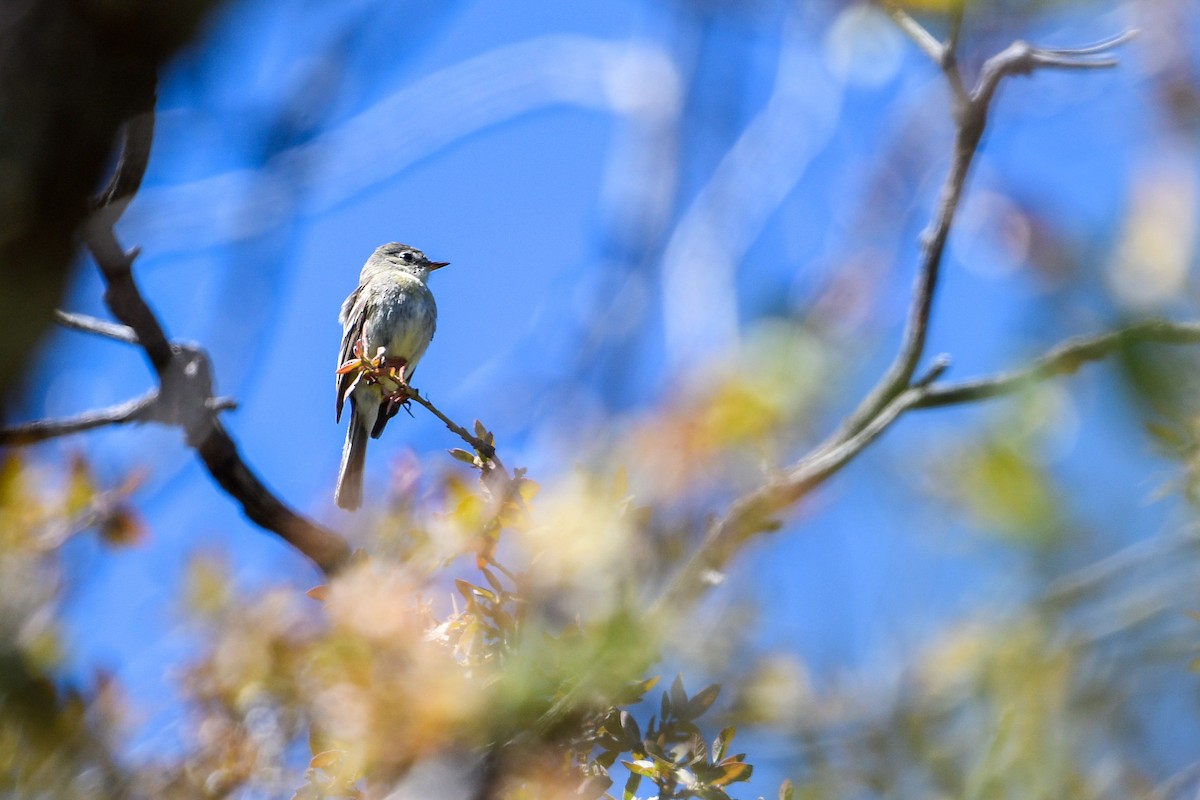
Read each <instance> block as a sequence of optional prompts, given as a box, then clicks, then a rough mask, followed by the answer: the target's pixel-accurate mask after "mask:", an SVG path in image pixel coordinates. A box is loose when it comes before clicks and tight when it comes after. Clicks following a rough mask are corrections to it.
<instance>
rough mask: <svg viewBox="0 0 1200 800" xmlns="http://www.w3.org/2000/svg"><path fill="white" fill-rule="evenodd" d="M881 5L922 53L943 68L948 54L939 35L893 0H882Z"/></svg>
mask: <svg viewBox="0 0 1200 800" xmlns="http://www.w3.org/2000/svg"><path fill="white" fill-rule="evenodd" d="M881 5H882V6H883V10H884V11H886V12H887V15H888V16H889V17H891V18H892V21H893V22H895V23H896V27H898V28H899V29H900V30H901V31H903V32H904V35H905V36H907V37H908V38H909V39H912V41H913V44H915V45H916V46H917V47H918V48H920V50H921V52H922V53H924V54H925V55H927V56H929V59H930V60H931V61H932V62H933V63H934V64H936V65H937V67H938V69H942V68H943V64H944V58H945V54H946V47H945V45H943V44H942V43H941V42H939V41H938V39H937V37H936V36H934V35H933V34H932V33H930V32H929V31H928V30H927V29H926V28H925V26H924V25H922V24H921V23H919V22H917V21H916V20H915V19H914V18H913V17H912V15H911V14H909V13H908V12H907V11H905V10H904V9H903V8H901V7H900V6H898V5H896V4H895V3H893V2H891V0H882V3H881Z"/></svg>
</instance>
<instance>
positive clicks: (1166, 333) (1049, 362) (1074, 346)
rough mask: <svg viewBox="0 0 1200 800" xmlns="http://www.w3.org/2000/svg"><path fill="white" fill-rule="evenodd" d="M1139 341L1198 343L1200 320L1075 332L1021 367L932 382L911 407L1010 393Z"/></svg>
mask: <svg viewBox="0 0 1200 800" xmlns="http://www.w3.org/2000/svg"><path fill="white" fill-rule="evenodd" d="M1139 342H1157V343H1160V344H1197V343H1200V323H1197V322H1169V321H1167V320H1161V319H1152V320H1146V321H1144V322H1138V323H1135V324H1133V325H1130V326H1128V327H1126V328H1122V329H1120V330H1117V331H1112V332H1110V333H1103V334H1099V335H1097V336H1077V337H1074V338H1071V339H1068V340H1066V341H1065V342H1063V343H1061V344H1059V345H1057V346H1055V347H1054V348H1052V349H1051V350H1050V351H1048V352H1047V353H1046V354H1045V355H1043V356H1042V357H1041V358H1039V359H1037V360H1036V361H1034V362H1033V363H1032V364H1030V365H1029V366H1026V367H1023V368H1021V369H1016V370H1012V371H1011V372H1003V373H1000V374H999V375H990V376H987V377H983V378H974V379H972V380H966V381H961V382H958V383H950V384H943V385H940V386H934V387H932V388H931V389H930V391H928V392H926V393H925V395H924V396H923V397H922V398H921V400H920V401H919V402H918V403H917V404H916V405H915V406H914V408H940V407H942V406H950V405H958V404H960V403H973V402H977V401H979V400H987V399H990V398H992V397H1000V396H1002V395H1008V394H1013V393H1014V392H1017V391H1020V390H1021V389H1023V388H1025V387H1027V386H1029V385H1031V384H1033V383H1035V382H1037V381H1041V380H1044V379H1046V378H1050V377H1053V376H1056V375H1069V374H1072V373H1074V372H1075V371H1076V370H1078V369H1079V367H1080V366H1082V365H1083V364H1084V363H1086V362H1089V361H1099V360H1100V359H1102V358H1105V357H1106V356H1108V355H1110V354H1112V353H1113V352H1114V351H1116V350H1119V349H1121V348H1123V347H1128V346H1129V345H1132V344H1136V343H1139Z"/></svg>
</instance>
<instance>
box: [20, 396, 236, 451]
mask: <svg viewBox="0 0 1200 800" xmlns="http://www.w3.org/2000/svg"><path fill="white" fill-rule="evenodd" d="M209 407H210V408H211V409H212V410H213V411H214V412H216V411H228V410H230V409H233V408H237V402H236V401H235V400H233V399H232V398H228V397H215V398H212V399H211V400H210V401H209ZM134 422H162V423H164V424H168V425H170V424H175V420H172V419H169V418H168V416H167V413H166V411H165V409H164V408H163V405H162V404H161V403H159V393H158V390H157V389H154V390H152V391H150V392H147V393H146V394H144V395H142V396H141V397H137V398H134V399H133V400H127V401H126V402H124V403H118V404H117V405H115V406H109V407H108V408H102V409H97V410H95V411H86V412H84V413H82V414H80V415H78V416H75V417H69V418H67V419H44V420H36V421H34V422H26V423H23V424H21V425H13V426H11V427H8V428H0V447H21V446H24V445H30V444H37V443H38V442H44V441H46V440H48V439H54V438H57V437H59V436H71V435H73V434H76V433H83V432H85V431H90V430H92V429H94V428H103V427H106V426H108V425H128V424H130V423H134Z"/></svg>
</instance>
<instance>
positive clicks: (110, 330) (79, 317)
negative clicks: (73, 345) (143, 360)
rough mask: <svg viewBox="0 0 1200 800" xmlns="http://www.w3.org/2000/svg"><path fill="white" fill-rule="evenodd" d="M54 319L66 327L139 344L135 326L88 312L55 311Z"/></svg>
mask: <svg viewBox="0 0 1200 800" xmlns="http://www.w3.org/2000/svg"><path fill="white" fill-rule="evenodd" d="M54 321H55V322H57V323H58V324H59V325H62V326H63V327H64V328H71V329H72V330H76V331H83V332H84V333H95V334H97V335H99V336H106V337H108V338H109V339H113V340H115V341H118V342H125V343H126V344H137V343H138V338H137V334H136V333H134V332H133V328H131V327H129V326H128V325H117V324H115V323H112V322H108V321H107V320H103V319H96V318H95V317H90V316H88V315H87V314H76V313H74V312H72V311H57V310H56V311H55V312H54Z"/></svg>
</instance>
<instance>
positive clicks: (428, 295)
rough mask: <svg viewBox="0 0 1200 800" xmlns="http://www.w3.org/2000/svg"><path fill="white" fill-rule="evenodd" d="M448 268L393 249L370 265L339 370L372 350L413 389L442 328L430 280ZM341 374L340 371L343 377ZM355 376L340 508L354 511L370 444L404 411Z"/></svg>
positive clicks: (341, 378)
mask: <svg viewBox="0 0 1200 800" xmlns="http://www.w3.org/2000/svg"><path fill="white" fill-rule="evenodd" d="M448 263H449V262H447V261H430V260H429V259H428V258H426V257H425V254H424V253H422V252H421V251H420V250H418V249H417V248H415V247H409V246H408V245H406V244H399V243H398V242H392V243H390V244H385V245H383V246H382V247H380V248H379V249H377V250H376V251H375V252H374V253H372V254H371V257H370V258H369V259H367V263H366V264H364V265H363V268H362V274H361V275H359V277H358V288H357V289H355V290H354V292H353V293H351V295H350V296H349V297H347V298H346V302H345V303H343V304H342V313H341V314H339V315H338V321H339V322H341V323H342V351H341V354H340V356H339V358H338V366H339V368H340V367H341V366H342V365H343V364H345V363H346V362H347V361H350V360H352V359H353V358H354V357H355V353H354V346H355V343H356V342H360V341H362V342H364V343H365V345H366V346H365V347H364V348H363V349H362V351H361V355H362V356H364V357H367V358H371V357H374V356H375V354H376V352H377V351H378V349H379V348H380V347H383V348H384V354H383V355H384V362H383V364H384V366H385V367H394V368H396V370H397V373H398V374H399V375H400V376H401V378H402V379H403V380H404V381H405V382H406V383H407V381H408V379H409V378H411V377H412V374H413V370H415V369H416V368H417V362H418V361H420V360H421V356H423V355H425V348H427V347H428V346H429V342H430V341H432V340H433V332H434V330H435V329H436V328H437V305H436V304H435V303H434V302H433V293H432V292H430V291H429V287H428V286H427V285H426V281H428V280H429V273H430V272H433V271H434V270H435V269H441V268H442V267H444V266H446V265H447V264H448ZM339 372H340V370H339ZM355 378H356V375H355V374H354V373H353V372H350V373H346V374H339V375H338V382H337V419H338V421H339V422H340V421H341V419H342V404H343V403H344V402H345V401H346V397H347V395H349V398H350V428H349V429H348V430H347V431H346V446H345V447H344V448H343V449H342V466H341V469H340V471H339V472H338V482H337V489H336V490H335V491H334V493H333V499H334V501H335V502H336V503H337V504H338V505H339V506H341V507H342V508H344V509H346V510H348V511H353V510H354V509H356V508H358V507H359V506H361V505H362V494H363V468H364V466H365V464H366V459H367V437H368V436H370V437H371V438H372V439H378V438H379V435H380V434H381V433H383V428H384V426H385V425H387V421H388V420H389V419H391V418H392V417H393V416H395V415H396V412H397V411H398V410H399V409H400V406H399V404H397V403H392V402H386V401H387V392H386V391H385V389H384V387H383V386H381V385H380V384H379V383H369V382H367V381H358V382H357V383H355Z"/></svg>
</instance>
